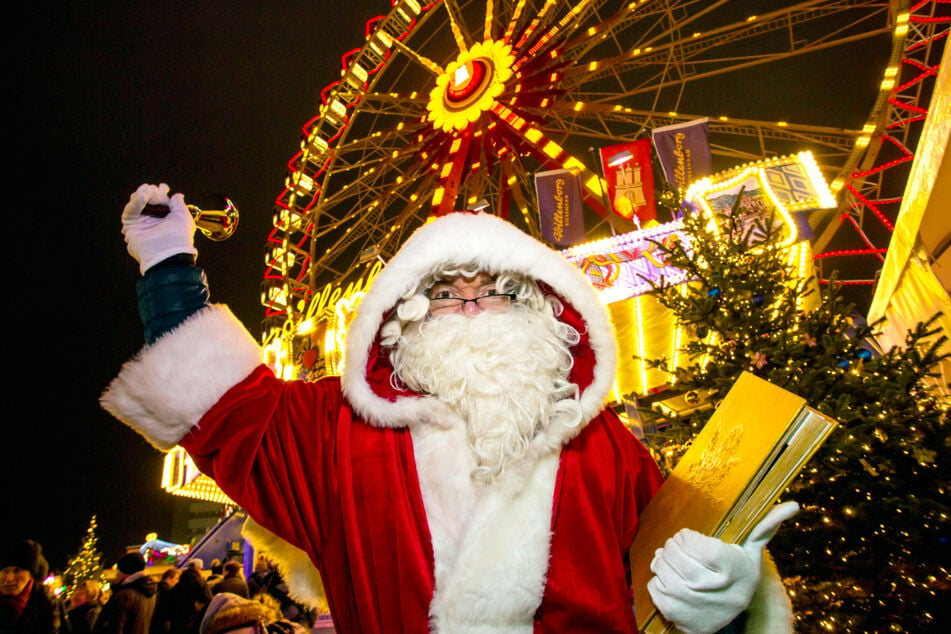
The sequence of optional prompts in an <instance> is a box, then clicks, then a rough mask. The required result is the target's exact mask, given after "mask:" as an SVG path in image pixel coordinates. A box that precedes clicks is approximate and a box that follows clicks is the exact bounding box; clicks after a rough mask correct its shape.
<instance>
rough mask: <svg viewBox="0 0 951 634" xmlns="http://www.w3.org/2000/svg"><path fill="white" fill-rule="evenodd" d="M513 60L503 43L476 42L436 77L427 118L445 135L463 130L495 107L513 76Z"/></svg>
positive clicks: (510, 50)
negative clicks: (497, 98)
mask: <svg viewBox="0 0 951 634" xmlns="http://www.w3.org/2000/svg"><path fill="white" fill-rule="evenodd" d="M514 63H515V56H514V55H513V54H512V48H511V47H510V46H509V45H507V44H505V43H504V42H498V41H493V40H489V41H486V42H478V43H476V44H474V45H473V46H472V48H470V49H468V50H465V51H462V52H461V53H460V54H459V56H458V57H457V58H456V59H455V60H454V61H453V62H452V63H450V64H449V65H448V66H447V67H446V69H445V70H444V71H443V72H442V73H441V74H440V75H439V76H437V77H436V86H435V87H434V88H433V89H432V91H431V92H430V93H429V103H428V104H427V106H426V109H427V111H428V115H427V118H428V119H429V120H430V121H432V122H433V126H434V127H436V128H440V129H442V130H443V131H444V132H449V131H451V130H463V129H465V128H466V127H468V126H469V125H470V124H471V123H473V122H475V121H476V120H478V118H479V117H480V116H481V115H482V113H483V112H486V111H488V110H489V109H490V108H491V107H492V105H493V104H494V103H495V99H496V97H498V96H499V95H500V94H502V91H503V90H504V89H505V82H506V81H508V80H509V79H510V78H511V77H512V75H513V71H512V65H513V64H514Z"/></svg>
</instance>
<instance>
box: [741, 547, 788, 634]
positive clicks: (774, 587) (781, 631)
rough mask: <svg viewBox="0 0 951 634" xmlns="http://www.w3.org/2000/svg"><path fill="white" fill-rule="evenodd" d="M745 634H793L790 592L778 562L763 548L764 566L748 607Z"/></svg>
mask: <svg viewBox="0 0 951 634" xmlns="http://www.w3.org/2000/svg"><path fill="white" fill-rule="evenodd" d="M746 613H747V614H746V615H747V619H746V628H745V629H744V632H745V634H792V633H793V632H794V631H795V628H794V627H793V613H792V603H791V602H790V600H789V595H788V594H786V587H785V586H784V585H783V581H782V579H781V578H780V577H779V572H778V571H777V570H776V564H774V563H773V560H772V558H771V557H770V556H769V552H767V551H766V550H763V568H762V574H761V576H760V581H759V585H758V586H757V587H756V592H755V593H754V594H753V600H752V601H751V602H750V605H749V607H748V608H746Z"/></svg>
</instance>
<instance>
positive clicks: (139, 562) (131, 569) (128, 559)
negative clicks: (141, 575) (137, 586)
mask: <svg viewBox="0 0 951 634" xmlns="http://www.w3.org/2000/svg"><path fill="white" fill-rule="evenodd" d="M116 568H118V569H119V572H122V573H125V574H127V575H134V574H135V573H137V572H141V571H143V570H145V557H143V556H142V553H140V552H138V551H135V552H131V553H126V554H124V555H123V556H122V557H121V558H119V561H118V562H116Z"/></svg>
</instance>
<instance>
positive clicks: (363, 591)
mask: <svg viewBox="0 0 951 634" xmlns="http://www.w3.org/2000/svg"><path fill="white" fill-rule="evenodd" d="M304 422H306V424H303V423H304ZM182 446H183V447H185V449H187V450H188V452H189V454H190V455H191V456H192V457H193V458H194V459H195V461H196V463H197V464H198V466H199V467H200V468H201V469H202V471H203V472H204V473H206V474H208V475H210V476H211V477H213V478H214V479H215V480H216V481H217V482H218V484H219V485H220V486H221V487H222V489H223V490H224V491H225V492H227V493H228V494H229V495H230V496H231V497H232V498H233V499H234V500H235V501H236V502H238V503H239V504H241V506H242V507H243V508H244V509H245V510H247V511H248V513H249V514H250V515H251V516H252V517H256V518H259V519H258V521H259V522H260V523H261V524H262V525H263V526H264V527H265V528H267V529H268V530H270V531H271V532H273V533H275V534H277V535H280V536H282V537H284V538H285V539H287V540H288V541H290V542H291V543H292V544H293V545H295V546H297V547H298V548H300V549H301V550H303V551H305V552H307V553H308V554H309V555H310V556H311V557H312V560H313V563H314V564H315V565H316V566H317V567H318V568H319V569H320V570H321V571H322V572H323V580H324V587H325V589H326V592H327V598H328V601H329V603H330V606H331V610H332V613H333V616H334V621H335V623H336V624H337V626H338V628H339V629H340V631H343V632H425V631H427V629H428V622H429V608H430V603H431V602H432V598H433V591H434V572H433V570H434V562H433V550H432V547H431V541H430V533H429V528H428V524H427V519H426V511H425V508H424V504H423V499H422V495H421V492H420V486H419V480H418V478H417V475H416V463H415V459H414V454H413V446H412V438H411V436H410V434H409V433H408V432H407V430H405V429H386V428H379V427H374V426H371V425H368V424H366V423H365V422H364V421H362V420H360V418H359V417H358V416H356V415H355V414H354V412H353V411H352V409H351V408H350V407H349V406H348V405H347V403H346V401H345V400H344V399H343V398H342V395H341V392H340V389H339V383H338V382H337V381H336V380H326V381H322V382H320V383H317V384H302V383H291V384H287V383H283V382H281V381H278V380H277V379H275V378H274V377H273V375H272V374H271V373H270V372H269V371H268V370H267V369H266V368H263V367H262V368H259V369H258V370H256V371H255V372H254V373H252V375H251V376H250V377H248V379H247V380H245V381H242V382H241V383H240V384H238V385H237V386H235V387H234V388H233V389H232V390H231V391H229V392H228V393H227V394H226V395H225V397H224V398H223V399H222V400H221V401H219V402H218V404H216V405H215V407H213V408H212V410H211V411H210V412H208V414H207V415H206V416H205V417H203V418H202V421H201V423H200V425H199V426H198V427H197V428H196V429H195V430H193V431H192V432H191V433H190V434H189V435H188V436H186V437H185V438H184V439H182ZM659 483H660V476H659V473H658V472H657V468H656V467H655V466H654V463H653V461H652V460H651V458H650V456H649V455H648V454H647V453H646V451H644V449H643V448H642V447H641V446H640V445H639V444H638V443H637V442H636V440H634V438H633V437H632V436H631V434H630V432H629V431H627V430H626V429H625V428H624V427H623V426H622V425H621V424H620V422H619V421H618V420H617V418H616V417H615V416H614V415H613V414H612V413H610V412H607V413H605V414H604V415H603V416H601V417H598V418H597V419H596V420H594V421H592V422H591V423H589V424H588V425H587V426H586V427H585V429H584V430H583V431H582V432H581V434H579V436H578V437H577V438H575V439H574V440H573V441H572V442H570V443H569V444H568V445H567V446H566V447H565V449H564V451H562V453H561V457H560V465H559V469H558V476H557V480H556V484H555V495H554V500H555V502H554V512H553V515H552V518H551V526H552V529H553V538H552V541H551V561H550V565H549V567H548V572H547V576H546V579H545V587H544V599H543V600H542V602H541V606H540V607H539V608H538V610H537V613H536V614H535V617H534V629H535V631H537V632H632V631H636V630H635V628H634V623H633V615H632V612H631V600H630V589H629V587H628V583H627V578H628V575H627V571H626V569H625V565H624V562H625V555H626V552H627V548H628V547H629V545H630V543H631V541H632V540H633V537H634V533H635V532H636V530H637V518H638V513H639V511H640V509H642V508H643V507H644V505H645V504H646V503H647V501H648V500H649V499H650V497H651V495H652V494H653V492H654V490H655V489H656V487H657V486H658V485H659ZM498 582H499V583H502V584H505V583H506V580H504V579H500V580H498ZM512 585H517V584H512Z"/></svg>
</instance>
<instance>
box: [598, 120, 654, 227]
mask: <svg viewBox="0 0 951 634" xmlns="http://www.w3.org/2000/svg"><path fill="white" fill-rule="evenodd" d="M599 152H600V154H601V165H602V169H603V172H604V180H605V183H606V186H607V189H606V192H605V193H606V195H607V199H608V203H609V204H610V205H611V210H612V211H613V212H614V213H616V214H617V215H619V216H621V217H622V218H624V219H625V220H633V221H635V222H638V223H644V222H647V221H648V220H653V219H654V218H656V217H657V207H656V205H655V204H654V170H653V167H652V164H651V141H650V139H638V140H637V141H629V142H627V143H620V144H618V145H610V146H608V147H603V148H601V149H600V150H599Z"/></svg>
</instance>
